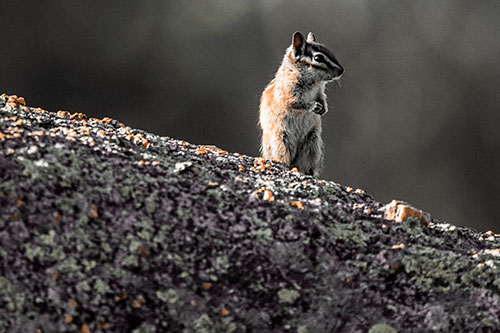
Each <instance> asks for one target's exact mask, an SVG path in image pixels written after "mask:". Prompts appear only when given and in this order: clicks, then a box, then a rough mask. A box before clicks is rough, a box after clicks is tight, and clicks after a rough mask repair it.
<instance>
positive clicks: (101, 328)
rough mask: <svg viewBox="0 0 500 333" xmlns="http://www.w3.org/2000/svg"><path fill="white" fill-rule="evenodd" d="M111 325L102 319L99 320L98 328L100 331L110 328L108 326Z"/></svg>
mask: <svg viewBox="0 0 500 333" xmlns="http://www.w3.org/2000/svg"><path fill="white" fill-rule="evenodd" d="M110 327H111V324H109V323H104V322H102V321H99V322H97V329H98V330H99V331H102V330H105V329H108V328H110Z"/></svg>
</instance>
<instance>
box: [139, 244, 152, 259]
mask: <svg viewBox="0 0 500 333" xmlns="http://www.w3.org/2000/svg"><path fill="white" fill-rule="evenodd" d="M137 251H138V252H139V254H140V255H141V256H143V257H149V256H150V255H151V253H150V252H149V250H147V249H146V248H144V246H142V245H139V247H138V248H137Z"/></svg>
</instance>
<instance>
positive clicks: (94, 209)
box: [90, 205, 99, 219]
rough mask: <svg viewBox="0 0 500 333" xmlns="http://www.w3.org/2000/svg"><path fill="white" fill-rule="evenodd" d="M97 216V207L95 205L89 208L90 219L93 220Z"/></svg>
mask: <svg viewBox="0 0 500 333" xmlns="http://www.w3.org/2000/svg"><path fill="white" fill-rule="evenodd" d="M98 216H99V214H98V213H97V207H96V205H91V206H90V218H92V219H95V218H97V217H98Z"/></svg>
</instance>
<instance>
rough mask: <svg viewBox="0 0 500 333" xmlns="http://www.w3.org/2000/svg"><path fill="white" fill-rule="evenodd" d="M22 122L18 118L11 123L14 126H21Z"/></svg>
mask: <svg viewBox="0 0 500 333" xmlns="http://www.w3.org/2000/svg"><path fill="white" fill-rule="evenodd" d="M22 124H23V120H22V119H19V120H18V121H16V122H15V123H13V124H12V125H14V126H21V125H22Z"/></svg>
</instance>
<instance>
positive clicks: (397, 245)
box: [392, 243, 405, 249]
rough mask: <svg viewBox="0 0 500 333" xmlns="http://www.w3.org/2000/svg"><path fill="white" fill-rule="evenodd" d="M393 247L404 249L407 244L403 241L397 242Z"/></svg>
mask: <svg viewBox="0 0 500 333" xmlns="http://www.w3.org/2000/svg"><path fill="white" fill-rule="evenodd" d="M392 248H393V249H404V248H405V245H404V244H403V243H401V244H395V245H393V246H392Z"/></svg>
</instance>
